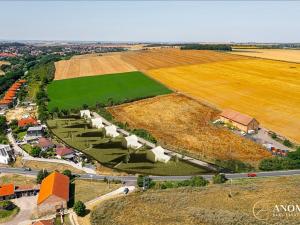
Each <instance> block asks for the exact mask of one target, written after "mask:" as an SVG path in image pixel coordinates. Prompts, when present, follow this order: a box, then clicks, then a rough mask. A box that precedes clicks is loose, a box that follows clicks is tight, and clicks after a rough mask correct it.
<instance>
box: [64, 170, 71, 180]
mask: <svg viewBox="0 0 300 225" xmlns="http://www.w3.org/2000/svg"><path fill="white" fill-rule="evenodd" d="M62 174H63V175H66V176H68V177H69V178H70V179H72V177H73V175H72V172H71V170H64V171H63V172H62Z"/></svg>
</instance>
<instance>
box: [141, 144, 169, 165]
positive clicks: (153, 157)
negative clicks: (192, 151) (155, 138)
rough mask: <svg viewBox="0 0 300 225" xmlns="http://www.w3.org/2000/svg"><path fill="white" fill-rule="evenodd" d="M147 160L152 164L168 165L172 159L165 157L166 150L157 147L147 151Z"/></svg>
mask: <svg viewBox="0 0 300 225" xmlns="http://www.w3.org/2000/svg"><path fill="white" fill-rule="evenodd" d="M146 158H147V159H148V160H150V161H151V162H163V163H167V162H169V160H170V159H171V157H170V156H168V155H165V150H164V149H163V148H162V147H161V146H157V147H155V148H152V149H151V150H149V151H147V153H146Z"/></svg>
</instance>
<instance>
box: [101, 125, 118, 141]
mask: <svg viewBox="0 0 300 225" xmlns="http://www.w3.org/2000/svg"><path fill="white" fill-rule="evenodd" d="M103 133H104V135H105V136H107V137H113V138H114V137H118V136H119V135H120V134H119V133H118V132H117V127H116V126H115V125H110V126H106V127H104V129H103Z"/></svg>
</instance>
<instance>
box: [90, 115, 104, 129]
mask: <svg viewBox="0 0 300 225" xmlns="http://www.w3.org/2000/svg"><path fill="white" fill-rule="evenodd" d="M91 123H92V127H95V128H97V129H101V128H103V127H104V125H103V122H102V119H101V118H92V119H91Z"/></svg>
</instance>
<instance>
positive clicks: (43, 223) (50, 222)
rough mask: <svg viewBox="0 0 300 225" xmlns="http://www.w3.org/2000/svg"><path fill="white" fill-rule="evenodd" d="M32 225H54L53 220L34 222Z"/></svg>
mask: <svg viewBox="0 0 300 225" xmlns="http://www.w3.org/2000/svg"><path fill="white" fill-rule="evenodd" d="M32 225H54V219H50V220H39V221H35V222H32Z"/></svg>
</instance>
